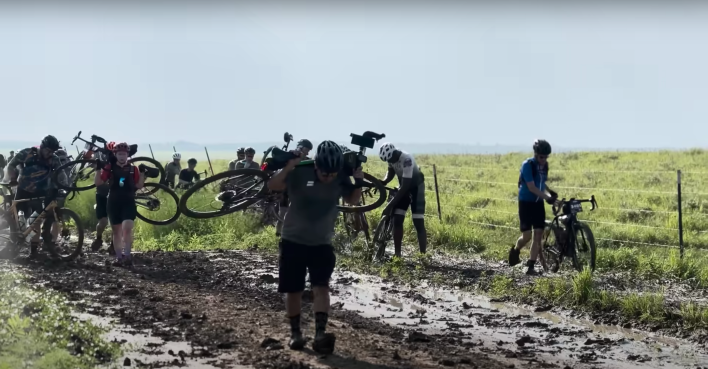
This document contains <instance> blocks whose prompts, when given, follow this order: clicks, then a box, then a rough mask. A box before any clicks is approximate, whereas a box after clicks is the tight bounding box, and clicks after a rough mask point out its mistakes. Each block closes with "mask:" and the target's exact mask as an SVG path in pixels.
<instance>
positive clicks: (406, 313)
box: [332, 273, 708, 368]
mask: <svg viewBox="0 0 708 369" xmlns="http://www.w3.org/2000/svg"><path fill="white" fill-rule="evenodd" d="M335 280H336V282H337V283H336V285H335V286H336V287H335V290H337V291H336V292H335V293H336V296H333V298H332V303H333V305H334V306H338V305H340V304H343V306H342V308H344V309H347V310H354V311H357V312H358V313H359V314H361V315H362V316H364V317H372V318H373V317H375V318H379V319H380V320H381V321H383V322H385V323H387V324H390V325H398V326H404V327H410V328H411V329H414V330H416V331H418V332H420V333H422V334H421V335H420V336H415V335H414V337H413V338H411V337H410V336H409V339H420V340H427V339H446V340H450V339H453V340H462V341H463V342H465V343H467V344H468V345H474V347H476V348H477V349H478V350H480V351H482V352H489V353H497V354H499V353H501V354H503V355H504V356H505V357H506V358H516V359H518V360H520V361H522V362H533V361H539V362H546V363H555V364H559V365H561V367H563V366H569V367H573V368H575V367H581V366H589V367H602V368H685V367H696V366H699V365H706V364H707V363H708V355H706V353H705V351H703V350H702V349H699V348H698V347H697V346H696V345H692V344H690V343H687V342H684V341H681V340H678V339H672V338H667V337H659V336H654V335H651V334H649V333H644V332H639V331H634V330H631V329H622V328H618V327H609V326H601V325H594V324H592V323H591V322H589V321H583V320H577V319H569V318H566V317H562V316H559V315H556V314H552V313H549V312H535V311H531V310H527V309H523V308H519V307H516V306H512V305H508V304H503V303H495V302H490V300H489V299H487V298H484V297H480V296H476V295H473V294H469V293H464V292H459V291H449V290H433V289H428V288H425V286H424V285H423V286H421V287H418V288H415V289H407V288H399V287H398V286H395V285H392V284H387V283H383V282H381V281H380V280H379V279H377V278H373V277H366V276H361V275H355V274H350V273H347V274H340V275H337V276H336V277H335ZM427 336H429V337H427ZM699 350H700V351H699ZM582 364H587V365H582Z"/></svg>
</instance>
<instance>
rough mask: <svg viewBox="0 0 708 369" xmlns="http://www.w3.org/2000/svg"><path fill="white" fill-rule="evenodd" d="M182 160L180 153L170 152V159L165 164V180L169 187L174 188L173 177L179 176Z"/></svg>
mask: <svg viewBox="0 0 708 369" xmlns="http://www.w3.org/2000/svg"><path fill="white" fill-rule="evenodd" d="M180 160H182V154H180V153H178V152H176V153H174V154H172V161H171V162H169V163H167V165H165V181H166V182H167V185H168V186H170V188H175V184H177V183H176V182H175V177H177V176H179V173H180V172H181V171H182V165H181V164H180Z"/></svg>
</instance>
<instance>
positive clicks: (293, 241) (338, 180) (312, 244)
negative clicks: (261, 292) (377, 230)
mask: <svg viewBox="0 0 708 369" xmlns="http://www.w3.org/2000/svg"><path fill="white" fill-rule="evenodd" d="M292 152H293V153H297V154H298V155H300V156H299V157H298V158H295V159H292V160H290V161H289V162H288V164H287V166H286V167H285V168H283V169H282V170H281V171H279V172H278V173H277V174H276V175H275V176H273V178H272V179H271V180H270V181H268V188H269V189H271V190H272V191H287V193H288V196H289V197H290V209H289V211H288V213H287V214H286V215H285V221H284V224H283V232H282V238H281V240H280V245H279V248H280V257H279V278H280V282H279V285H278V292H280V293H286V294H287V298H286V312H287V315H288V317H289V318H290V329H291V338H290V342H289V346H290V348H291V349H293V350H300V349H302V348H304V347H305V339H304V337H303V335H302V331H301V330H300V312H301V301H302V292H303V291H304V289H305V276H306V274H307V272H308V271H309V273H310V284H311V285H312V292H313V294H314V305H313V310H314V312H315V339H314V341H313V343H312V348H313V350H314V351H315V352H318V353H321V354H329V353H332V352H333V351H334V344H335V337H334V335H333V334H331V333H329V334H328V333H326V327H327V320H328V312H329V280H330V278H331V277H332V273H333V272H334V266H335V262H336V256H335V255H334V249H333V248H332V237H333V235H334V225H335V221H336V219H337V216H338V214H339V211H338V209H337V205H338V204H339V199H340V198H344V199H345V201H346V202H347V203H349V204H357V203H358V201H359V199H360V198H361V189H358V188H354V185H353V184H352V183H351V180H350V179H349V177H348V176H346V175H344V174H342V168H343V166H344V156H343V154H342V150H341V148H340V147H339V145H337V144H336V143H334V142H332V141H324V142H322V143H321V144H319V146H317V152H316V155H315V160H314V163H313V164H307V165H301V166H298V163H300V161H301V160H302V159H303V158H304V157H305V154H304V153H302V152H300V151H297V150H295V151H292ZM354 177H355V178H363V172H362V171H361V168H357V169H356V171H355V172H354Z"/></svg>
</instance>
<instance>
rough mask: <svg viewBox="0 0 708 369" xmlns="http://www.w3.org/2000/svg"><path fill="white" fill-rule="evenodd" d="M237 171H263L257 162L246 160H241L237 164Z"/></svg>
mask: <svg viewBox="0 0 708 369" xmlns="http://www.w3.org/2000/svg"><path fill="white" fill-rule="evenodd" d="M235 169H261V166H260V165H258V163H256V162H255V161H250V162H248V161H246V160H241V161H239V162H238V163H236V166H235Z"/></svg>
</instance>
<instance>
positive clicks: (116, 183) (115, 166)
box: [95, 142, 145, 267]
mask: <svg viewBox="0 0 708 369" xmlns="http://www.w3.org/2000/svg"><path fill="white" fill-rule="evenodd" d="M129 152H130V147H129V146H128V144H127V143H125V142H121V143H118V144H116V145H115V146H114V147H113V155H111V157H110V159H109V163H108V164H105V165H104V164H102V163H101V164H102V168H103V169H102V170H101V175H100V176H99V177H96V179H95V181H96V182H95V183H96V186H100V185H103V184H104V183H107V182H108V184H109V186H110V188H109V191H108V203H107V212H108V220H109V221H110V222H111V228H112V229H113V246H114V248H115V263H114V265H118V266H120V265H123V266H126V267H131V266H132V265H133V260H132V259H133V256H132V254H131V249H132V247H133V224H134V222H135V217H136V214H137V212H138V210H137V207H136V204H135V191H136V190H137V189H140V188H142V187H143V184H144V182H145V176H144V175H143V174H142V173H140V171H139V169H138V168H137V167H136V166H135V165H130V164H128V153H129Z"/></svg>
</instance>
